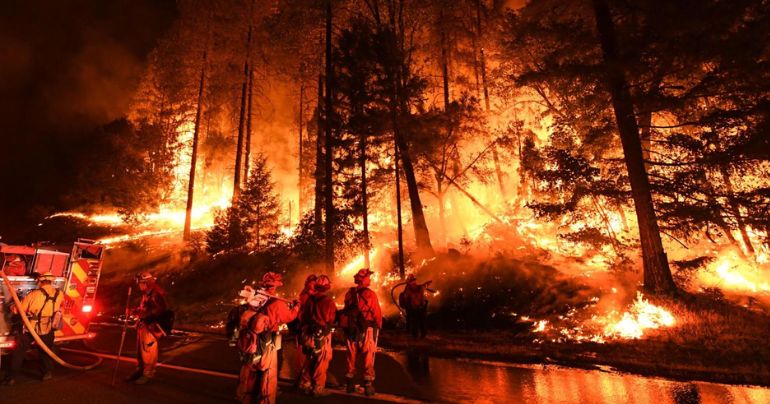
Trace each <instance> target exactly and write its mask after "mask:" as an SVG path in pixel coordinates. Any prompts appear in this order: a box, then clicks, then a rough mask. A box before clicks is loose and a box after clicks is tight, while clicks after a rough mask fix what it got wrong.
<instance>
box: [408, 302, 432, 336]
mask: <svg viewBox="0 0 770 404" xmlns="http://www.w3.org/2000/svg"><path fill="white" fill-rule="evenodd" d="M427 314H428V309H427V307H420V308H417V309H406V327H407V329H408V330H409V332H410V333H411V334H412V337H414V338H425V334H426V327H425V317H426V316H427Z"/></svg>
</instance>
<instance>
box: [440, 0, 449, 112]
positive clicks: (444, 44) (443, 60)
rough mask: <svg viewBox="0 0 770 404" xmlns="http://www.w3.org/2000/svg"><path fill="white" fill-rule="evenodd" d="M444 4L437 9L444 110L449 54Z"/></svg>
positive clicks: (447, 93)
mask: <svg viewBox="0 0 770 404" xmlns="http://www.w3.org/2000/svg"><path fill="white" fill-rule="evenodd" d="M443 6H444V4H443V3H442V7H441V9H440V10H439V31H440V35H441V78H442V80H443V84H444V111H445V112H446V111H447V110H448V109H449V55H448V51H447V39H446V32H445V25H446V24H445V22H444V7H443Z"/></svg>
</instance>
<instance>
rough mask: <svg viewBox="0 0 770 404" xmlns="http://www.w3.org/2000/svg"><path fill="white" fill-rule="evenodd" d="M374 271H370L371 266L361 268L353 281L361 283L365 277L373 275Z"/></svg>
mask: <svg viewBox="0 0 770 404" xmlns="http://www.w3.org/2000/svg"><path fill="white" fill-rule="evenodd" d="M373 273H374V272H372V271H370V270H369V268H361V269H360V270H359V271H358V272H357V273H356V274H355V275H354V276H353V281H355V283H361V282H362V281H363V280H364V279H366V278H368V277H369V276H371V275H372V274H373Z"/></svg>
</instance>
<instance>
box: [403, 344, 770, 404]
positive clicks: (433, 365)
mask: <svg viewBox="0 0 770 404" xmlns="http://www.w3.org/2000/svg"><path fill="white" fill-rule="evenodd" d="M390 355H391V356H393V357H394V358H395V359H396V360H397V361H399V362H400V363H401V364H402V366H404V368H405V369H406V370H407V372H408V373H409V375H410V376H411V377H412V379H413V381H414V383H415V384H417V385H418V386H419V387H420V388H421V389H423V390H424V391H425V393H426V396H427V397H431V398H432V399H433V400H435V401H439V402H473V403H592V404H593V403H613V404H614V403H654V404H668V403H671V404H698V403H735V404H739V403H770V389H764V388H759V387H746V386H730V385H723V384H714V383H701V382H689V383H687V382H675V381H670V380H665V379H659V378H646V377H641V376H635V375H628V374H618V373H608V372H602V371H597V370H591V371H588V370H580V369H570V368H562V367H556V366H542V365H536V366H527V365H509V364H498V363H484V362H474V361H460V360H452V359H442V358H428V356H427V355H425V354H422V353H391V354H390Z"/></svg>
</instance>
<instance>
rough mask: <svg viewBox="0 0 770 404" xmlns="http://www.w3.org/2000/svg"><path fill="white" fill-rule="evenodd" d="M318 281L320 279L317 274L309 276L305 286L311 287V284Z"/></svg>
mask: <svg viewBox="0 0 770 404" xmlns="http://www.w3.org/2000/svg"><path fill="white" fill-rule="evenodd" d="M316 280H318V277H317V276H316V275H315V274H310V275H308V276H307V278H305V286H308V285H310V284H311V283H313V282H315V281H316Z"/></svg>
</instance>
